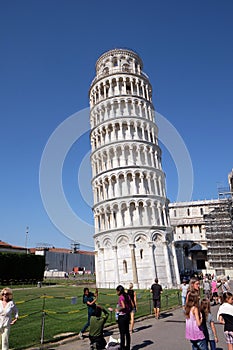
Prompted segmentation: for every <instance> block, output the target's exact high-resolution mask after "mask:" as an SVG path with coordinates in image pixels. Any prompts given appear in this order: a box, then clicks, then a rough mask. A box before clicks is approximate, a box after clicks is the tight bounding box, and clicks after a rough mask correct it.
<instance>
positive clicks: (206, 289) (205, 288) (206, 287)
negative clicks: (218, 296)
mask: <svg viewBox="0 0 233 350" xmlns="http://www.w3.org/2000/svg"><path fill="white" fill-rule="evenodd" d="M210 289H211V287H210V281H209V280H208V278H205V279H204V281H203V291H204V296H205V298H206V299H210Z"/></svg>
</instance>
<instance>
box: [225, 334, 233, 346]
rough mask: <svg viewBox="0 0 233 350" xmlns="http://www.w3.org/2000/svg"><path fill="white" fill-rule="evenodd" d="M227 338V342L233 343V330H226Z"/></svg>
mask: <svg viewBox="0 0 233 350" xmlns="http://www.w3.org/2000/svg"><path fill="white" fill-rule="evenodd" d="M224 335H225V340H226V343H227V344H233V332H232V331H225V332H224Z"/></svg>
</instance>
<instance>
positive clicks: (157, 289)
mask: <svg viewBox="0 0 233 350" xmlns="http://www.w3.org/2000/svg"><path fill="white" fill-rule="evenodd" d="M150 292H151V293H152V295H153V304H154V313H155V318H156V319H157V320H158V319H159V317H160V307H161V294H162V292H163V289H162V286H161V285H160V284H159V281H158V278H155V283H153V284H152V286H151V289H150Z"/></svg>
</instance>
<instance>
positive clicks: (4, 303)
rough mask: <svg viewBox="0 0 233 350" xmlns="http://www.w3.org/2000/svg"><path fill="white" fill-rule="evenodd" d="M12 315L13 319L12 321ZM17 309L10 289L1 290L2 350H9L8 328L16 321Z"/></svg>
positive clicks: (0, 324) (0, 331) (0, 321)
mask: <svg viewBox="0 0 233 350" xmlns="http://www.w3.org/2000/svg"><path fill="white" fill-rule="evenodd" d="M12 315H14V318H13V319H12ZM18 317H19V315H18V309H17V307H16V306H15V303H14V301H13V294H12V290H11V289H10V288H3V290H2V291H1V294H0V335H1V338H0V339H1V345H2V347H1V348H2V350H8V349H9V334H10V327H11V326H12V325H13V324H15V322H16V321H17V319H18Z"/></svg>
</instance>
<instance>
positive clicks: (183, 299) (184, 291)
mask: <svg viewBox="0 0 233 350" xmlns="http://www.w3.org/2000/svg"><path fill="white" fill-rule="evenodd" d="M188 288H189V285H188V283H187V281H186V279H183V283H182V284H181V286H180V290H181V302H182V308H183V310H184V311H185V304H186V297H187V292H188Z"/></svg>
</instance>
